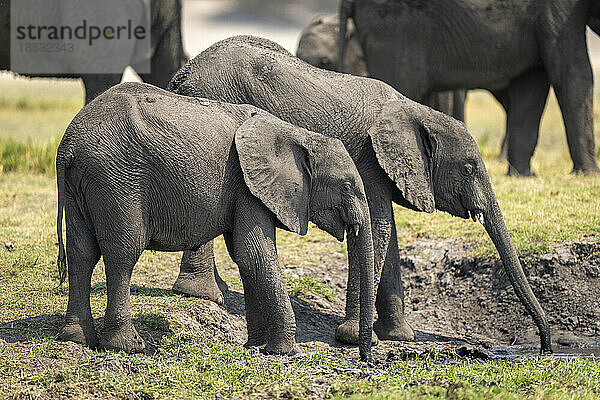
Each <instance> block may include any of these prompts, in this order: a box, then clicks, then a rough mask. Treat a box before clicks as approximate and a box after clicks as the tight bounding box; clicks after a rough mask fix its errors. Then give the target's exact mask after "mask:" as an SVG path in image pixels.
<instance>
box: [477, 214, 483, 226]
mask: <svg viewBox="0 0 600 400" xmlns="http://www.w3.org/2000/svg"><path fill="white" fill-rule="evenodd" d="M476 215H477V221H479V223H480V224H481V225H484V223H485V219H484V217H483V213H482V212H478V213H477V214H476Z"/></svg>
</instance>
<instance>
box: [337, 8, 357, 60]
mask: <svg viewBox="0 0 600 400" xmlns="http://www.w3.org/2000/svg"><path fill="white" fill-rule="evenodd" d="M353 16H354V0H342V1H341V2H340V11H339V18H340V19H339V23H340V32H339V36H338V65H337V70H338V72H344V57H345V56H346V42H347V38H346V36H347V34H348V19H349V18H352V17H353Z"/></svg>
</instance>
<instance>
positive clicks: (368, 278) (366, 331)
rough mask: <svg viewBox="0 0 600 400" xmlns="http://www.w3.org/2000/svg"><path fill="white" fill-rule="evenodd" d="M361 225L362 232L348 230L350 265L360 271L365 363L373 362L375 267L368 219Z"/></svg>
mask: <svg viewBox="0 0 600 400" xmlns="http://www.w3.org/2000/svg"><path fill="white" fill-rule="evenodd" d="M366 213H367V217H366V218H365V219H364V220H363V221H364V223H362V224H360V230H359V231H358V232H356V230H355V229H354V230H353V229H348V236H347V237H348V258H349V260H348V261H349V265H350V266H351V267H352V266H353V265H354V266H358V268H359V269H360V294H359V296H360V314H359V334H358V348H359V352H360V358H361V360H363V361H371V340H372V334H373V312H374V298H375V295H374V272H373V271H374V269H373V268H374V266H373V257H374V253H373V238H372V236H371V224H370V222H369V220H370V219H369V217H368V209H367V211H366Z"/></svg>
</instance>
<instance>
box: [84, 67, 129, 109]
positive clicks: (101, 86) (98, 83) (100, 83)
mask: <svg viewBox="0 0 600 400" xmlns="http://www.w3.org/2000/svg"><path fill="white" fill-rule="evenodd" d="M122 76H123V75H122V74H121V75H118V74H87V75H83V76H82V77H81V79H82V80H83V85H84V86H85V104H87V103H89V102H90V101H92V100H94V99H95V98H96V97H97V96H98V95H100V94H102V93H104V92H105V91H106V90H108V89H110V88H111V87H113V86H114V85H116V84H118V83H119V82H121V77H122Z"/></svg>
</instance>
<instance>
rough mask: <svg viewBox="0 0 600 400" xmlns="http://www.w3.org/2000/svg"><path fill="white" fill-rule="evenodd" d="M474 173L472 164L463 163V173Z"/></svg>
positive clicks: (470, 174) (468, 174) (469, 174)
mask: <svg viewBox="0 0 600 400" xmlns="http://www.w3.org/2000/svg"><path fill="white" fill-rule="evenodd" d="M474 173H475V167H473V164H470V163H466V164H465V175H467V176H473V174H474Z"/></svg>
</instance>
